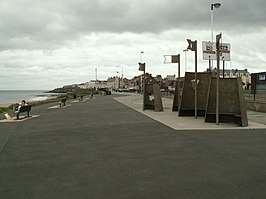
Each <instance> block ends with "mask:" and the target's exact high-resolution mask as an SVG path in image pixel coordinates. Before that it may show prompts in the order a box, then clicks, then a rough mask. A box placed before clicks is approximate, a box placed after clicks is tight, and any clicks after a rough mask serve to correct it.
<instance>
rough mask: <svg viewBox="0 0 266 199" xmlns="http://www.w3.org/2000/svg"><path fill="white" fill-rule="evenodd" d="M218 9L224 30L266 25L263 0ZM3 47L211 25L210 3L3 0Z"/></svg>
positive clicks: (58, 43) (38, 46)
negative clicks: (96, 34) (82, 36)
mask: <svg viewBox="0 0 266 199" xmlns="http://www.w3.org/2000/svg"><path fill="white" fill-rule="evenodd" d="M221 3H222V7H221V8H219V9H217V10H215V25H216V26H217V27H219V29H221V30H222V29H223V30H227V31H232V32H239V31H241V32H242V31H243V32H245V31H256V30H257V29H259V28H260V27H264V26H265V25H266V24H265V23H266V19H265V14H264V13H265V11H266V10H265V9H266V2H265V1H264V0H255V1H247V0H242V1H231V0H222V1H221ZM0 9H1V10H0V17H1V23H0V28H1V33H0V36H1V41H0V48H1V49H2V50H4V49H17V48H19V49H45V50H51V49H56V48H58V47H60V46H62V45H64V44H65V42H66V41H68V40H74V39H77V38H78V37H79V36H80V35H84V34H90V33H92V32H115V33H123V32H134V33H143V32H153V33H159V32H162V31H167V30H171V29H178V28H182V29H187V30H188V31H195V30H196V29H200V30H204V29H209V28H210V3H208V2H206V1H204V2H203V1H197V0H186V1H181V0H168V1H159V0H146V1H142V0H134V1H130V0H127V1H125V0H114V1H109V0H98V1H87V0H75V1H74V0H58V1H52V0H46V1H43V0H42V1H41V0H20V1H16V0H3V1H1V5H0Z"/></svg>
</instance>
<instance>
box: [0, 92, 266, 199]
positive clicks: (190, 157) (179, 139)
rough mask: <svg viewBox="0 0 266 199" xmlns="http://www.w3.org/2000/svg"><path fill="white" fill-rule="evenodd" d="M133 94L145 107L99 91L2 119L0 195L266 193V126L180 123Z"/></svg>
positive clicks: (145, 197)
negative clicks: (168, 121) (170, 120)
mask: <svg viewBox="0 0 266 199" xmlns="http://www.w3.org/2000/svg"><path fill="white" fill-rule="evenodd" d="M114 97H115V98H116V100H114V99H113V98H114ZM132 97H133V98H132ZM129 98H130V99H131V100H132V99H135V100H133V102H134V103H133V104H134V105H135V106H136V107H141V105H140V104H139V101H138V100H137V99H138V98H139V96H130V97H128V98H127V97H125V96H120V97H119V96H114V95H111V96H96V98H95V99H91V100H86V101H83V102H76V103H69V102H67V104H71V105H70V106H68V107H65V108H52V109H51V108H50V107H54V106H55V105H57V104H56V103H54V104H45V105H41V106H37V107H33V109H32V113H31V114H32V115H40V116H39V117H36V118H32V119H28V120H25V121H21V122H13V123H0V198H3V199H9V198H10V199H13V198H19V199H51V198H56V199H57V198H59V199H60V198H64V199H73V198H75V199H83V198H84V199H87V198H89V199H106V198H108V199H151V198H152V199H162V198H182V199H183V198H189V199H199V198H204V199H214V198H215V199H227V198H228V199H231V198H241V199H250V198H266V191H265V187H266V170H265V168H266V156H265V151H266V132H265V129H248V128H245V129H243V128H239V127H230V128H231V129H222V130H220V131H217V129H215V130H213V129H208V130H199V129H197V130H195V129H193V130H188V129H186V130H174V129H173V128H170V127H168V126H166V125H164V124H162V123H161V122H158V121H156V120H154V119H151V118H150V117H147V116H146V115H144V114H143V113H140V112H138V111H135V109H132V108H129V107H128V106H125V105H124V104H122V103H119V102H118V101H117V100H120V101H123V100H125V99H129ZM131 100H130V101H131ZM148 113H149V111H145V114H148ZM150 113H151V114H153V113H154V112H152V111H151V112H150ZM166 113H171V112H170V111H165V112H163V114H166ZM156 114H157V113H156ZM175 114H176V113H175ZM173 116H174V115H173ZM158 117H159V118H162V113H158ZM165 117H168V118H169V116H167V114H166V116H165ZM187 119H189V118H187ZM192 121H193V122H192V123H194V122H195V121H200V120H198V119H197V120H195V119H193V120H192ZM187 124H189V123H187ZM189 125H191V124H189ZM201 125H202V124H201ZM203 125H204V124H203ZM213 127H216V125H215V124H213ZM183 128H184V127H183Z"/></svg>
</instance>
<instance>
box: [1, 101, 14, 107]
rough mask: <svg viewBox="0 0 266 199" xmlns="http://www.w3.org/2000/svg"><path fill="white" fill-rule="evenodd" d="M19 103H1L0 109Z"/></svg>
mask: <svg viewBox="0 0 266 199" xmlns="http://www.w3.org/2000/svg"><path fill="white" fill-rule="evenodd" d="M16 103H18V102H6V103H0V107H9V106H10V105H12V104H16Z"/></svg>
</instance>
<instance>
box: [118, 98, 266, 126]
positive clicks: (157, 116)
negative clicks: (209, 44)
mask: <svg viewBox="0 0 266 199" xmlns="http://www.w3.org/2000/svg"><path fill="white" fill-rule="evenodd" d="M116 100H117V101H119V102H121V103H123V104H125V105H126V106H128V107H130V108H132V109H134V110H136V111H138V112H140V113H142V114H144V115H146V116H148V117H150V118H153V119H154V120H156V121H159V122H161V123H163V124H165V125H167V126H169V127H171V128H173V129H175V130H193V129H194V130H200V129H201V130H204V129H205V130H210V129H213V130H215V129H266V113H261V112H254V111H247V115H248V121H249V125H248V126H247V127H241V126H239V125H237V124H233V123H220V124H219V125H216V124H215V123H205V122H204V117H197V119H195V117H178V113H177V112H172V105H173V99H172V98H163V107H164V111H163V112H155V111H153V110H145V111H143V110H142V100H143V99H142V96H141V95H139V94H128V95H127V96H123V97H119V98H116Z"/></svg>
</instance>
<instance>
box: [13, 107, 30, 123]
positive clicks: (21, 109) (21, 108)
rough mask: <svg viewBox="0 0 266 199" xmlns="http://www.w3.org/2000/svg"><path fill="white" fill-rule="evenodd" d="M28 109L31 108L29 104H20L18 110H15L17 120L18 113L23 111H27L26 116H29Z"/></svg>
mask: <svg viewBox="0 0 266 199" xmlns="http://www.w3.org/2000/svg"><path fill="white" fill-rule="evenodd" d="M30 110H31V105H25V106H21V107H20V108H19V110H18V112H16V114H17V120H18V119H19V114H20V113H23V112H27V117H29V116H30Z"/></svg>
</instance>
